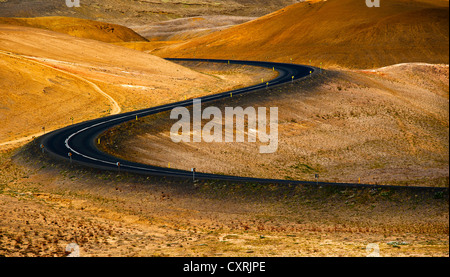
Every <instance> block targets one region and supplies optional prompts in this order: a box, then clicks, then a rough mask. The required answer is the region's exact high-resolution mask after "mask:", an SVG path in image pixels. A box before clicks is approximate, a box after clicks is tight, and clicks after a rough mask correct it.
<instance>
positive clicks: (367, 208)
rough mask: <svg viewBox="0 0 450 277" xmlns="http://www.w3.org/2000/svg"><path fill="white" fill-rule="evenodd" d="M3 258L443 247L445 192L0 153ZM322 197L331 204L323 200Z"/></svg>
mask: <svg viewBox="0 0 450 277" xmlns="http://www.w3.org/2000/svg"><path fill="white" fill-rule="evenodd" d="M0 167H1V168H2V170H1V176H0V204H1V207H2V208H1V209H0V256H7V257H62V256H66V255H68V254H69V253H68V252H66V251H65V249H66V246H67V245H68V244H71V243H76V244H77V245H78V246H79V250H80V256H81V257H109V256H114V257H116V256H119V257H124V256H126V257H141V256H145V257H181V256H182V257H204V256H208V257H258V256H262V257H299V256H316V257H325V256H333V257H340V256H342V257H352V256H354V257H364V256H366V255H369V254H371V253H372V250H370V249H369V250H367V249H366V248H367V246H368V244H371V243H374V244H376V245H377V246H378V247H379V254H380V256H381V257H390V256H396V257H401V256H408V257H411V256H420V257H425V256H429V257H435V256H447V257H448V255H449V252H448V193H441V192H432V191H430V192H423V191H416V192H414V191H408V190H407V191H402V190H390V189H388V190H383V189H375V190H369V189H367V190H361V189H343V188H332V187H328V188H326V187H324V188H320V189H319V188H314V187H302V186H277V185H258V184H236V183H220V182H219V183H217V182H200V183H197V184H195V186H194V185H193V184H192V182H189V181H187V182H186V181H179V180H170V179H165V180H161V179H159V178H152V177H138V176H129V175H127V174H117V173H115V172H102V171H98V170H91V169H87V168H82V167H77V166H75V165H74V166H73V167H71V166H68V164H67V163H62V164H61V163H58V162H55V161H54V160H49V159H48V158H47V157H46V156H45V155H41V154H40V152H39V149H38V145H36V144H30V145H28V146H26V147H25V148H23V149H22V150H15V151H11V150H10V151H8V152H3V153H2V154H1V156H0ZM324 203H327V204H326V205H325V204H324Z"/></svg>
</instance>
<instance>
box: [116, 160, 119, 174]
mask: <svg viewBox="0 0 450 277" xmlns="http://www.w3.org/2000/svg"><path fill="white" fill-rule="evenodd" d="M116 165H117V169H118V170H119V173H120V163H119V162H117V163H116Z"/></svg>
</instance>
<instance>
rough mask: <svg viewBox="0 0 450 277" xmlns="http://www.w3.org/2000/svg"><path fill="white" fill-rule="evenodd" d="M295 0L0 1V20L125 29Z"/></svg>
mask: <svg viewBox="0 0 450 277" xmlns="http://www.w3.org/2000/svg"><path fill="white" fill-rule="evenodd" d="M296 2H297V1H296V0H239V1H236V0H221V1H216V0H184V1H166V0H152V1H147V0H136V1H134V0H133V1H130V0H110V1H107V2H105V1H102V0H89V1H83V0H81V1H80V4H81V7H79V8H77V7H74V8H68V7H67V6H66V4H65V1H64V0H63V1H61V0H33V1H22V0H1V1H0V16H2V17H39V16H70V17H77V18H84V19H91V20H100V21H104V22H109V23H115V24H120V25H125V26H135V25H144V24H150V23H153V22H159V21H165V20H171V19H177V18H184V17H193V16H199V15H232V16H236V15H238V16H253V17H259V16H262V15H265V14H268V13H270V12H273V11H276V10H278V9H281V8H282V7H285V6H287V5H291V4H293V3H296Z"/></svg>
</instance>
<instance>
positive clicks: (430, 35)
mask: <svg viewBox="0 0 450 277" xmlns="http://www.w3.org/2000/svg"><path fill="white" fill-rule="evenodd" d="M448 33H449V9H448V1H439V0H434V1H417V0H413V1H406V0H392V1H386V2H385V3H383V5H381V7H380V8H376V9H371V8H368V7H367V6H366V4H365V1H360V0H328V1H306V2H302V3H297V4H294V5H291V6H287V7H285V8H283V9H280V10H278V11H276V12H274V13H271V14H268V15H266V16H263V17H261V18H258V19H256V20H253V21H251V22H247V23H244V24H240V25H237V26H234V27H231V28H228V29H225V30H222V31H219V32H214V33H212V34H208V35H205V36H201V37H198V38H193V39H191V40H188V41H185V42H182V43H181V44H173V45H168V46H167V47H162V48H160V49H155V50H154V51H153V52H152V54H155V55H158V56H161V57H192V56H194V55H196V56H197V57H204V58H235V59H243V60H264V61H265V60H270V61H278V62H291V59H292V61H294V62H296V63H299V64H309V63H311V64H312V65H314V66H317V67H319V66H322V67H326V68H336V67H338V68H339V67H345V68H354V69H367V68H377V67H382V66H388V65H392V64H397V63H408V62H427V63H433V64H439V63H443V64H448V63H449V59H448V52H449V36H448ZM230 55H231V56H232V57H229V56H230Z"/></svg>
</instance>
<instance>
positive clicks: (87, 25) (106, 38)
mask: <svg viewBox="0 0 450 277" xmlns="http://www.w3.org/2000/svg"><path fill="white" fill-rule="evenodd" d="M0 24H9V25H18V26H26V27H35V28H42V29H47V30H51V31H55V32H60V33H64V34H68V35H71V36H74V37H81V38H89V39H95V40H99V41H103V42H128V41H147V40H146V39H145V38H143V37H142V36H140V35H139V34H137V33H136V32H134V31H133V30H131V29H129V28H127V27H124V26H120V25H116V24H109V23H103V22H98V21H93V20H86V19H79V18H73V17H62V16H54V17H37V18H7V17H1V18H0Z"/></svg>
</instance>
